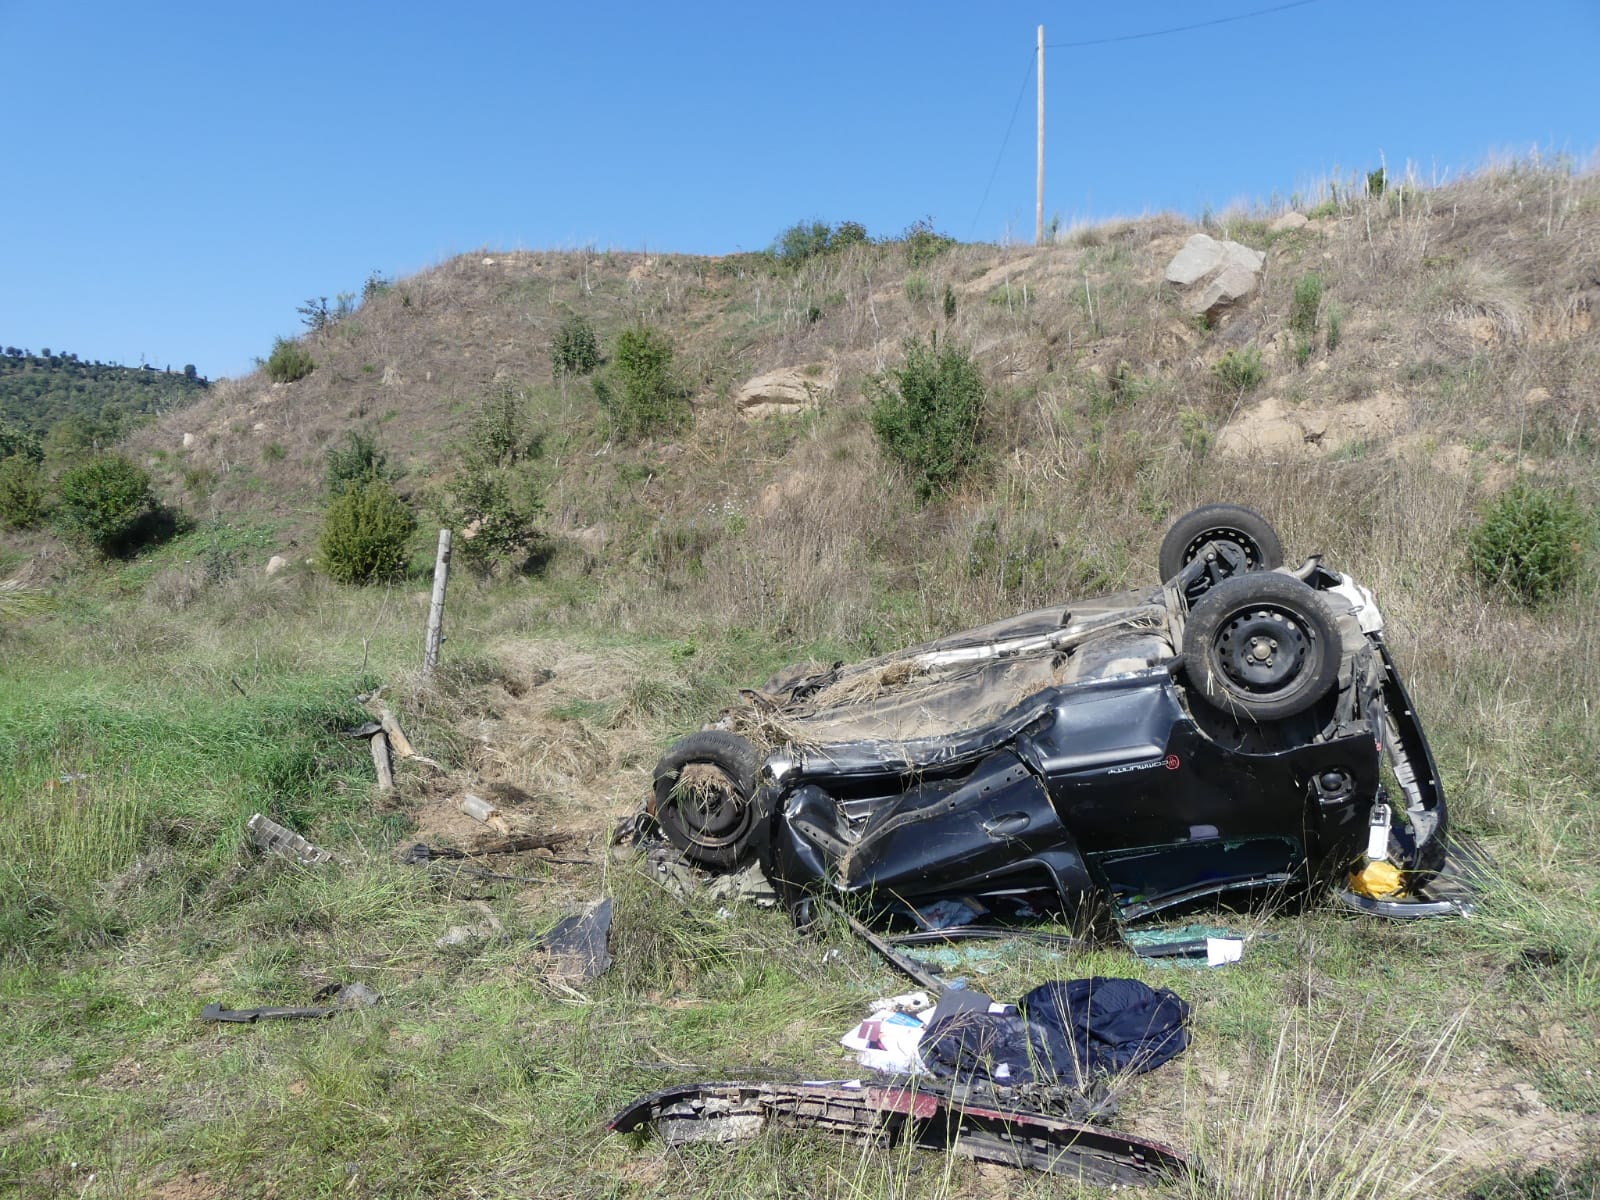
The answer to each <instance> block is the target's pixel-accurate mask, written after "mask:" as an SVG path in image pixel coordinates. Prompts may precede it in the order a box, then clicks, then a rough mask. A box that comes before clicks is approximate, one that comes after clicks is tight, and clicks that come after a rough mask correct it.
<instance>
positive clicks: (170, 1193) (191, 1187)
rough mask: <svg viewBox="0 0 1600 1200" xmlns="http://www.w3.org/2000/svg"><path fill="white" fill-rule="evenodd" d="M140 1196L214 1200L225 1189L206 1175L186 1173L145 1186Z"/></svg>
mask: <svg viewBox="0 0 1600 1200" xmlns="http://www.w3.org/2000/svg"><path fill="white" fill-rule="evenodd" d="M140 1194H141V1195H144V1196H147V1197H149V1198H150V1200H216V1197H218V1196H222V1195H226V1194H227V1188H226V1187H224V1186H223V1185H222V1184H220V1183H218V1182H217V1181H216V1180H215V1179H212V1178H211V1177H210V1176H207V1175H200V1174H193V1173H186V1174H183V1175H179V1176H177V1177H176V1178H173V1179H168V1180H164V1181H162V1182H161V1183H149V1184H146V1185H145V1186H144V1187H143V1188H142V1189H141V1190H140Z"/></svg>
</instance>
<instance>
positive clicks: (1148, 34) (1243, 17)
mask: <svg viewBox="0 0 1600 1200" xmlns="http://www.w3.org/2000/svg"><path fill="white" fill-rule="evenodd" d="M1320 2H1321V0H1292V3H1289V4H1275V5H1273V6H1272V7H1271V8H1258V9H1255V10H1254V11H1252V12H1245V13H1237V14H1235V15H1234V16H1231V17H1216V18H1214V19H1213V20H1210V21H1196V22H1195V23H1194V24H1193V25H1172V26H1169V27H1168V28H1166V29H1149V30H1146V31H1145V32H1144V33H1124V34H1119V35H1118V36H1116V37H1104V38H1088V39H1086V40H1084V41H1081V42H1047V43H1046V44H1045V49H1046V50H1073V49H1076V48H1077V47H1079V46H1109V45H1110V44H1111V43H1113V42H1137V41H1141V40H1142V39H1144V38H1154V37H1165V36H1167V35H1168V34H1169V33H1188V32H1189V31H1190V30H1191V29H1209V28H1210V27H1211V26H1213V25H1229V24H1232V23H1233V22H1234V21H1248V20H1249V19H1250V18H1251V17H1264V16H1267V15H1268V14H1270V13H1279V12H1284V11H1286V10H1288V9H1291V8H1304V7H1305V6H1306V5H1308V4H1317V3H1320Z"/></svg>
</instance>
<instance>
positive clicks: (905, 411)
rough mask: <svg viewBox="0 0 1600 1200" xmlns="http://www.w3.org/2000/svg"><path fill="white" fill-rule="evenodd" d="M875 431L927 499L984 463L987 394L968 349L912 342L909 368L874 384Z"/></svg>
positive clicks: (881, 444) (881, 445)
mask: <svg viewBox="0 0 1600 1200" xmlns="http://www.w3.org/2000/svg"><path fill="white" fill-rule="evenodd" d="M873 392H874V395H873V401H872V432H873V433H874V434H875V435H876V436H877V439H878V446H879V448H880V449H881V450H882V451H883V453H884V455H885V456H886V457H888V458H889V459H891V460H892V461H894V462H896V463H898V464H899V465H900V466H901V467H903V468H904V469H905V470H906V471H907V472H908V473H909V474H910V476H911V480H912V485H913V486H914V487H915V488H916V492H917V497H918V499H920V500H923V501H926V500H927V499H929V498H930V497H931V496H933V495H934V494H935V493H936V492H942V491H944V490H946V489H947V488H949V487H950V486H951V485H952V484H954V483H955V482H956V481H958V480H959V479H960V478H961V477H962V476H963V475H965V474H966V473H967V471H969V470H970V469H971V468H972V466H973V465H974V464H975V463H976V462H977V460H978V435H979V427H980V425H981V423H982V420H983V408H984V400H985V390H984V386H983V378H982V376H980V375H979V373H978V368H977V365H976V364H975V363H974V362H973V361H972V358H971V357H970V356H969V355H968V354H967V353H966V351H964V350H961V349H958V348H957V347H955V346H953V345H951V344H949V343H948V342H947V343H946V344H945V345H944V346H942V347H941V346H940V345H939V342H938V338H937V336H935V337H934V338H933V340H932V341H931V342H924V341H922V340H921V339H920V338H917V339H913V340H912V341H910V342H907V343H906V361H905V364H904V365H903V366H901V367H899V368H898V369H896V370H892V371H890V372H889V374H888V375H887V376H886V377H882V378H879V379H877V380H874V382H873Z"/></svg>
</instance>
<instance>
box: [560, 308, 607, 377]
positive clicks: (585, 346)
mask: <svg viewBox="0 0 1600 1200" xmlns="http://www.w3.org/2000/svg"><path fill="white" fill-rule="evenodd" d="M550 365H551V366H552V367H553V368H554V369H555V373H556V374H557V375H587V374H588V373H589V372H590V371H593V370H594V369H595V368H596V367H598V366H599V365H600V343H599V342H598V341H597V340H596V339H595V336H594V326H592V325H590V324H589V321H588V318H586V317H583V316H579V315H576V314H575V315H573V316H570V317H568V318H567V319H566V320H565V321H563V322H561V328H560V329H558V330H556V339H555V341H553V342H551V343H550Z"/></svg>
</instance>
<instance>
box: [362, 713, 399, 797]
mask: <svg viewBox="0 0 1600 1200" xmlns="http://www.w3.org/2000/svg"><path fill="white" fill-rule="evenodd" d="M368 742H369V744H370V745H371V746H372V765H373V767H374V768H376V769H377V772H378V790H379V791H380V792H391V791H393V790H394V767H393V765H392V764H391V763H390V762H389V739H388V738H387V737H385V736H384V735H383V730H381V729H380V730H378V732H377V733H375V734H373V735H372V737H371V738H369V739H368Z"/></svg>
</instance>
